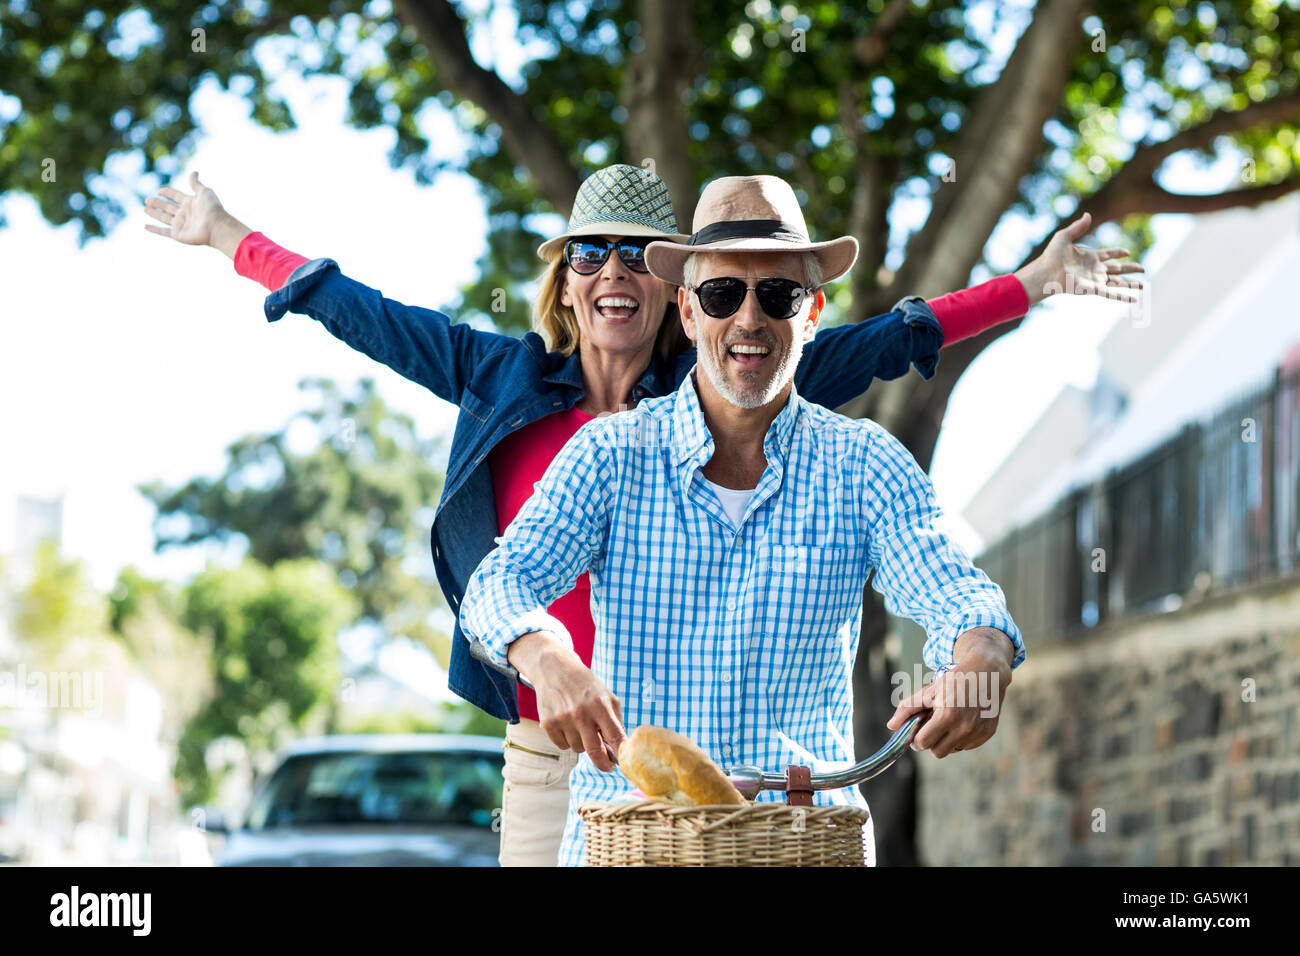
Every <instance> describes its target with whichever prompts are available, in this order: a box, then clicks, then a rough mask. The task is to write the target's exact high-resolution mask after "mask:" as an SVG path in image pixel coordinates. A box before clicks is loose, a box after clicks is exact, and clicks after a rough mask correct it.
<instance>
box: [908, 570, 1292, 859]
mask: <svg viewBox="0 0 1300 956" xmlns="http://www.w3.org/2000/svg"><path fill="white" fill-rule="evenodd" d="M1026 643H1027V645H1028V648H1029V657H1028V659H1027V660H1026V662H1025V663H1024V664H1023V665H1022V666H1021V667H1019V668H1017V669H1016V671H1015V674H1014V676H1013V682H1012V685H1011V687H1010V688H1009V690H1008V692H1007V699H1006V704H1005V707H1004V712H1003V715H1002V718H1001V721H1000V723H999V727H998V732H997V734H996V735H994V737H993V739H991V740H990V741H989V742H988V743H986V744H985V745H984V746H983V747H981V748H979V749H977V750H974V751H969V752H961V753H957V754H953V755H951V756H949V757H945V758H944V759H942V760H937V759H935V758H934V757H933V756H931V755H930V754H928V753H925V754H919V755H918V757H919V760H918V761H917V763H918V769H919V772H920V776H919V788H920V799H919V823H918V831H919V833H918V840H919V846H920V855H921V860H922V862H923V863H926V864H929V865H939V866H952V865H963V864H995V865H996V864H1005V865H1017V866H1019V865H1047V866H1056V865H1112V866H1114V865H1118V866H1133V865H1137V866H1166V865H1192V866H1202V865H1208V866H1216V865H1240V864H1282V865H1296V864H1300V726H1298V724H1300V578H1290V579H1288V580H1285V581H1280V582H1274V583H1272V584H1270V585H1266V586H1261V587H1258V588H1255V589H1252V590H1250V591H1243V592H1239V593H1235V594H1229V595H1223V596H1219V597H1216V598H1213V599H1210V600H1207V601H1204V602H1202V603H1199V604H1196V605H1193V606H1185V607H1183V608H1182V609H1180V610H1177V611H1174V612H1170V613H1165V614H1160V615H1154V616H1149V617H1134V618H1131V619H1128V620H1123V621H1116V622H1114V623H1112V624H1110V625H1108V626H1106V627H1102V628H1097V629H1096V630H1094V631H1091V632H1087V633H1086V636H1084V637H1081V638H1079V639H1076V640H1073V641H1066V642H1050V641H1045V640H1036V639H1035V637H1034V635H1026ZM1243 682H1244V683H1243ZM1252 694H1253V698H1254V699H1253V700H1251V699H1249V698H1250V697H1251V696H1252ZM1243 697H1244V698H1246V699H1243Z"/></svg>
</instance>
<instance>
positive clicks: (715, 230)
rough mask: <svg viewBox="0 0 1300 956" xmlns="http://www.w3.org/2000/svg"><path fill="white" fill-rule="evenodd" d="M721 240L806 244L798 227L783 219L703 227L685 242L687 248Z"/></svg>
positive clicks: (724, 223) (719, 223)
mask: <svg viewBox="0 0 1300 956" xmlns="http://www.w3.org/2000/svg"><path fill="white" fill-rule="evenodd" d="M721 239H779V240H781V241H782V242H808V241H809V240H808V236H807V235H806V234H805V233H804V232H803V230H801V229H800V228H799V227H798V226H796V225H794V224H793V223H789V222H786V221H785V220H783V219H736V220H732V221H731V222H715V223H713V224H712V225H709V226H705V227H704V228H703V229H701V230H700V231H699V232H697V233H695V234H694V235H692V236H691V238H689V239H687V240H686V245H688V246H702V245H705V244H706V243H710V242H717V241H719V240H721Z"/></svg>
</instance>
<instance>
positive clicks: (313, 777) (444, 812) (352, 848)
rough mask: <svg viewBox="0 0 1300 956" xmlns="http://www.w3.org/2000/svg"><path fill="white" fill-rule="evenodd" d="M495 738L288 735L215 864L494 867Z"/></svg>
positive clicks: (213, 829)
mask: <svg viewBox="0 0 1300 956" xmlns="http://www.w3.org/2000/svg"><path fill="white" fill-rule="evenodd" d="M503 760H504V758H503V756H502V752H501V741H500V740H499V739H496V738H493V737H475V736H457V735H449V734H358V735H337V736H329V737H314V738H307V739H303V740H300V741H298V742H297V743H295V744H294V745H292V746H291V747H289V748H288V749H286V750H285V751H284V752H283V753H282V754H281V755H280V759H279V762H278V763H277V765H276V767H275V769H274V770H273V771H272V772H271V773H270V775H268V776H267V777H266V778H265V780H264V781H263V782H262V783H261V785H260V786H259V787H258V788H257V790H256V792H255V794H254V796H253V800H252V804H251V807H250V809H249V813H248V817H247V819H246V820H245V822H244V825H243V826H241V827H238V828H231V827H228V826H227V825H226V824H225V821H224V820H222V819H221V817H220V814H219V813H216V812H214V811H211V810H207V809H206V808H205V809H204V811H203V812H204V814H205V817H206V829H207V830H208V832H209V833H225V834H227V839H226V841H225V845H224V846H223V847H222V848H221V849H220V851H219V852H218V853H217V855H216V859H215V862H216V864H217V865H218V866H496V865H497V853H498V850H499V847H500V835H499V832H498V831H499V828H500V824H499V823H498V821H499V819H500V810H499V808H500V806H501V784H502V780H501V768H502V764H503Z"/></svg>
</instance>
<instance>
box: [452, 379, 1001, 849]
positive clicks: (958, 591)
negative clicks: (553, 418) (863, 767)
mask: <svg viewBox="0 0 1300 956" xmlns="http://www.w3.org/2000/svg"><path fill="white" fill-rule="evenodd" d="M713 447H714V446H713V439H712V437H711V436H710V434H709V431H708V429H707V428H706V427H705V422H704V416H703V414H702V412H701V409H700V403H699V397H698V395H697V393H696V390H695V387H694V377H693V375H692V377H688V378H687V380H686V381H685V382H683V383H682V385H681V387H680V388H679V389H678V390H677V391H676V392H674V393H673V394H671V395H668V396H665V397H662V398H654V399H649V400H647V401H643V402H642V403H641V404H640V405H638V406H637V407H636V408H634V409H632V410H630V411H625V412H620V413H618V414H616V415H610V416H606V417H602V418H597V419H596V420H595V421H592V422H590V423H588V424H587V425H584V426H583V427H582V428H581V429H579V431H578V432H577V434H576V435H574V437H573V438H572V439H571V440H570V441H569V443H568V444H567V445H565V447H564V448H563V449H562V450H561V451H560V453H559V455H557V456H556V458H555V460H554V461H553V462H552V463H551V465H550V467H549V468H547V470H546V473H545V475H543V477H542V480H541V481H540V482H538V484H537V486H536V489H535V491H534V493H533V496H532V497H531V498H530V499H529V500H528V501H527V503H525V505H524V506H523V508H522V509H521V510H520V512H519V514H518V516H517V517H516V518H515V520H514V521H513V522H512V523H511V524H510V526H509V527H508V528H507V529H506V531H505V534H504V535H502V536H501V537H500V538H498V539H497V540H498V547H497V548H496V550H494V551H493V552H491V553H490V554H489V555H488V556H487V557H486V558H484V559H483V561H482V563H481V564H480V565H479V566H478V569H477V570H476V571H475V572H474V574H473V576H472V577H471V578H470V581H469V586H468V588H467V590H466V592H465V601H464V603H463V604H462V606H461V627H462V629H463V631H464V632H465V634H466V635H467V636H468V637H469V639H471V640H474V639H477V640H479V641H481V642H482V644H483V645H484V648H485V649H486V650H487V651H488V653H489V654H490V655H491V656H492V657H493V659H494V660H495V661H496V662H497V663H498V664H500V665H505V664H506V663H507V658H506V649H507V646H508V645H509V644H510V642H511V641H513V640H514V639H516V638H518V637H520V636H522V635H524V634H527V633H529V632H531V631H542V630H545V631H549V632H551V633H552V634H554V635H556V636H557V637H559V638H560V639H561V640H562V641H571V638H570V637H569V634H568V632H567V630H566V629H565V627H564V625H563V624H561V623H560V622H559V621H558V620H556V619H555V618H553V617H551V615H550V614H548V613H547V610H546V608H547V606H548V605H549V604H551V602H553V601H554V600H555V599H556V598H558V597H560V596H561V595H563V594H565V593H567V592H568V591H569V590H570V589H571V588H572V587H573V585H574V582H575V581H576V580H577V578H578V576H579V575H580V574H582V573H583V572H584V571H586V572H589V573H590V578H591V592H592V596H591V611H592V616H593V618H594V620H595V624H596V644H595V651H594V654H593V657H592V662H591V669H592V671H593V672H594V673H595V674H596V676H597V677H599V678H600V679H601V681H603V682H604V683H605V685H606V686H607V687H609V689H610V690H611V691H612V692H613V693H614V694H615V696H617V697H618V698H619V700H620V701H621V702H622V707H623V719H624V724H625V726H626V727H627V729H628V731H629V732H631V730H633V729H634V728H636V727H638V726H640V725H642V724H656V725H658V726H661V727H668V728H671V729H672V730H675V731H677V732H678V733H681V734H684V735H686V736H687V737H689V738H690V739H692V740H694V741H695V742H696V743H697V744H699V746H700V747H702V748H703V749H704V750H705V752H707V753H708V755H709V756H710V757H711V758H712V759H713V760H714V761H715V762H716V763H717V764H718V765H720V766H723V767H732V766H739V765H743V764H752V765H755V766H758V767H760V768H762V769H764V770H772V771H780V770H784V769H785V767H786V766H787V765H788V764H792V763H798V764H805V765H808V766H811V767H812V769H813V771H814V772H822V771H828V770H838V769H842V768H844V767H846V766H849V765H851V764H852V763H853V762H854V752H853V687H852V680H851V675H852V670H853V659H854V656H855V655H856V653H857V646H858V630H859V626H860V623H861V615H862V596H863V588H864V586H865V584H866V581H867V578H868V576H869V574H870V573H871V571H872V570H873V569H874V570H875V577H874V578H873V579H872V583H873V586H874V587H875V588H876V589H877V590H878V591H880V592H881V593H882V594H883V595H884V598H885V605H886V607H887V608H888V609H889V611H890V612H891V613H894V614H901V615H905V616H907V617H910V618H913V619H914V620H916V621H917V622H919V623H920V624H921V625H923V626H924V627H925V629H926V631H927V635H928V640H927V641H926V644H925V648H924V657H925V661H926V664H927V665H929V667H930V668H932V669H933V670H935V671H936V672H943V671H946V670H948V669H949V668H951V667H952V666H953V650H954V645H955V643H956V641H957V638H958V637H959V636H960V635H961V634H962V633H963V632H965V631H968V630H970V629H971V628H974V627H993V628H997V629H998V630H1001V631H1003V632H1005V633H1006V634H1007V635H1008V636H1009V637H1010V638H1011V640H1012V643H1013V644H1014V645H1015V648H1016V655H1015V660H1014V662H1013V666H1016V665H1019V664H1020V662H1021V661H1023V660H1024V658H1025V647H1024V642H1023V641H1022V639H1021V636H1020V632H1019V629H1018V628H1017V627H1016V624H1015V622H1014V621H1013V620H1012V619H1011V616H1010V614H1008V613H1007V608H1006V603H1005V601H1004V598H1003V595H1002V591H1001V589H999V588H998V586H997V585H995V584H994V583H993V582H992V581H990V580H989V579H988V577H987V576H986V575H985V574H984V573H983V572H982V571H980V570H979V569H978V568H976V567H974V565H972V564H971V561H970V559H969V558H968V557H967V556H966V554H965V553H964V552H963V551H962V550H961V548H960V547H959V546H958V545H956V544H955V543H954V542H953V541H951V540H950V539H949V538H948V537H947V536H946V535H944V534H943V533H941V532H940V531H939V530H938V529H937V528H936V519H937V518H938V517H939V515H940V513H941V512H940V509H939V506H938V504H937V503H936V501H935V497H934V491H933V488H932V487H931V485H930V481H929V479H928V478H927V477H926V475H925V473H924V472H922V470H921V469H920V467H919V466H918V465H917V464H916V462H915V461H914V460H913V458H912V456H911V455H910V454H909V453H908V452H907V450H906V449H905V448H904V447H903V446H902V445H901V444H900V443H899V442H898V441H897V440H896V439H894V438H893V437H892V436H890V435H889V434H888V433H887V432H886V431H885V430H884V429H882V428H881V427H880V426H879V425H877V424H875V423H874V422H871V421H866V420H855V419H850V418H845V417H844V416H842V415H837V414H835V413H834V412H830V411H827V410H826V409H824V408H822V407H820V406H818V405H813V404H811V403H809V402H807V401H805V400H804V399H802V398H800V397H799V396H798V395H797V394H795V392H794V389H793V387H792V388H791V394H790V398H789V401H788V402H787V404H786V405H785V407H784V408H783V409H782V410H781V412H780V413H779V414H778V415H777V417H776V419H775V420H774V421H773V422H772V425H771V427H770V428H769V429H768V432H767V435H766V437H765V439H764V443H763V451H764V454H765V456H766V458H767V467H766V469H765V470H764V472H763V476H762V478H760V479H759V482H758V487H757V489H756V491H755V493H754V496H753V498H752V499H751V501H750V503H749V506H748V508H747V509H746V511H745V514H744V517H743V518H742V520H741V522H740V525H739V527H736V526H733V524H732V523H731V521H730V519H729V518H728V517H727V513H726V511H725V509H724V508H723V506H722V504H721V502H719V500H718V499H717V497H716V496H715V495H714V493H713V492H712V490H710V489H709V488H708V486H707V485H706V484H705V481H704V475H703V473H702V472H701V468H702V466H703V465H704V464H705V463H707V462H708V461H709V459H710V458H711V457H712V455H713ZM569 788H570V803H569V815H568V820H567V822H566V825H565V832H564V841H563V844H562V847H561V850H560V863H561V865H578V864H581V863H582V862H583V857H584V847H585V841H584V839H583V834H582V822H581V820H580V819H579V818H578V816H577V809H578V808H579V807H581V806H582V805H584V804H587V803H592V802H607V801H611V800H619V799H627V798H630V797H631V791H632V790H633V786H632V784H630V783H629V782H628V781H627V779H626V778H625V777H623V775H622V774H621V773H618V772H614V773H603V772H602V771H600V770H597V769H596V767H595V765H594V764H593V763H592V762H591V759H590V758H589V757H587V755H586V754H583V755H582V756H581V758H580V759H579V761H578V764H577V766H576V767H575V768H574V770H573V773H572V775H571V777H570V781H569ZM759 799H761V800H781V799H783V795H782V794H781V793H779V792H776V791H765V792H764V793H763V794H762V795H761V796H760V798H759ZM814 799H815V802H816V803H817V804H819V805H820V804H845V805H852V806H859V807H863V808H865V807H866V801H865V800H864V799H863V797H862V795H861V793H860V792H859V791H858V789H857V788H856V787H848V788H845V789H841V790H823V791H819V792H817V793H816V794H815V795H814ZM866 832H867V836H868V851H867V857H868V859H867V862H868V863H873V862H874V839H873V838H872V832H871V827H870V825H869V824H868V826H867V827H866Z"/></svg>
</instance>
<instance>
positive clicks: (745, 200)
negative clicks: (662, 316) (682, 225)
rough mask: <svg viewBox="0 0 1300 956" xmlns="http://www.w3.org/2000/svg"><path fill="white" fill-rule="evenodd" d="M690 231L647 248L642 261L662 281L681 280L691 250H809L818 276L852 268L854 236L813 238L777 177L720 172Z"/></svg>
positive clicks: (831, 275) (702, 198) (830, 276)
mask: <svg viewBox="0 0 1300 956" xmlns="http://www.w3.org/2000/svg"><path fill="white" fill-rule="evenodd" d="M692 225H693V227H694V230H695V231H694V233H693V234H692V235H691V236H690V237H689V238H688V239H686V240H685V241H684V242H667V241H656V242H652V243H650V245H649V246H648V247H647V248H646V254H645V259H646V265H647V266H648V267H649V269H650V272H651V273H652V274H653V275H655V276H657V277H658V278H660V279H663V280H664V281H665V282H671V283H672V284H673V285H682V284H683V280H682V267H683V266H684V265H685V263H686V257H687V256H689V255H691V254H692V253H695V252H718V251H721V250H727V251H729V252H730V251H735V252H812V253H814V254H815V255H816V256H817V258H818V260H819V261H820V262H821V266H822V281H823V282H830V281H832V280H833V279H838V278H839V277H840V276H842V275H844V273H846V272H848V271H849V269H851V268H852V267H853V262H854V260H856V259H857V257H858V240H856V239H854V238H853V237H852V236H841V237H840V238H838V239H831V240H830V241H828V242H812V241H811V240H810V239H809V238H808V226H807V224H806V223H805V222H804V218H803V210H802V209H800V208H799V200H797V199H796V198H795V195H794V190H793V189H791V188H790V184H789V183H787V182H786V181H785V180H784V179H778V178H777V177H776V176H724V177H722V178H721V179H715V180H713V182H711V183H709V184H708V185H707V186H705V187H704V192H703V193H702V194H701V195H700V202H699V204H698V205H697V206H696V207H695V221H694V223H693V224H692Z"/></svg>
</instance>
